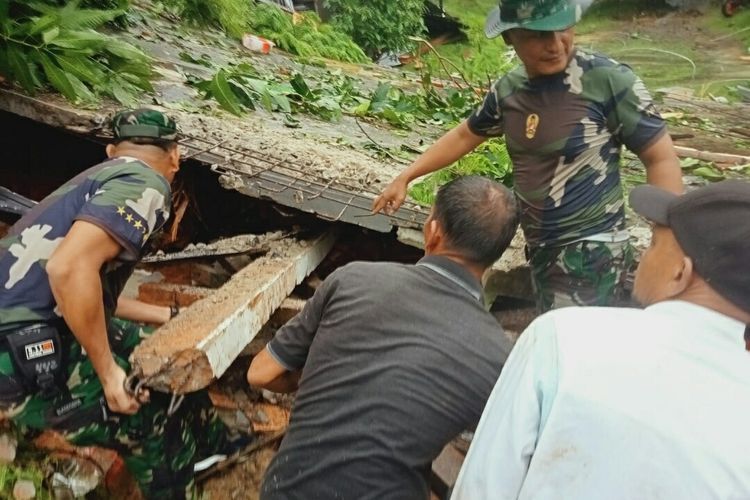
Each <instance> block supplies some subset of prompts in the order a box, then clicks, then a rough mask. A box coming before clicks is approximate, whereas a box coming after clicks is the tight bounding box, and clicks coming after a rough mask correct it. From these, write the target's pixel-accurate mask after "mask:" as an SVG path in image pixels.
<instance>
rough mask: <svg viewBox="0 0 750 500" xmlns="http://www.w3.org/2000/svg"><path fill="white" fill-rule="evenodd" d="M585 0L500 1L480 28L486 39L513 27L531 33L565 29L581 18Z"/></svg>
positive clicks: (585, 3)
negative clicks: (530, 31)
mask: <svg viewBox="0 0 750 500" xmlns="http://www.w3.org/2000/svg"><path fill="white" fill-rule="evenodd" d="M590 3H591V2H590V1H586V0H500V4H499V5H498V6H497V7H495V8H494V9H493V10H492V12H490V14H489V16H488V17H487V22H486V23H485V25H484V34H485V35H486V36H487V38H495V37H496V36H498V35H500V34H502V33H503V32H505V31H507V30H509V29H513V28H525V29H528V30H535V31H561V30H564V29H568V28H570V27H571V26H573V25H574V24H576V23H577V22H578V21H580V20H581V16H582V15H583V11H584V6H586V5H587V4H590Z"/></svg>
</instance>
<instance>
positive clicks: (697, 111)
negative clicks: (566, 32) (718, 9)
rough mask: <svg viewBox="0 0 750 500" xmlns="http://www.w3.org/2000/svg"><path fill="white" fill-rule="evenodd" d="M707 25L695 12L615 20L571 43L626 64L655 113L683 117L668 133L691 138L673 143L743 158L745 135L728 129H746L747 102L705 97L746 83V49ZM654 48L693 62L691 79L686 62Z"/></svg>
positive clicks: (748, 63)
mask: <svg viewBox="0 0 750 500" xmlns="http://www.w3.org/2000/svg"><path fill="white" fill-rule="evenodd" d="M710 22H711V20H710V17H709V15H708V14H698V13H695V12H674V13H670V14H667V15H664V16H660V17H654V16H640V17H636V18H633V19H631V20H625V21H622V22H619V23H617V24H616V25H614V27H613V28H609V29H602V30H597V31H595V32H592V33H586V34H584V35H579V36H578V37H577V44H578V45H579V46H582V47H590V48H594V49H595V50H601V51H602V52H604V53H606V54H608V55H610V56H612V57H614V58H615V59H617V60H619V61H621V62H625V63H628V64H630V65H631V66H633V68H634V69H635V71H636V73H638V74H639V75H640V76H642V77H643V78H644V80H645V81H646V84H647V86H649V89H650V90H651V92H652V94H654V95H655V97H656V98H657V99H660V100H662V101H663V102H661V104H660V107H659V109H660V111H661V112H663V113H664V112H667V113H670V112H671V113H674V112H676V113H684V115H685V116H684V119H685V120H686V121H687V123H685V124H681V123H679V121H681V119H678V120H676V121H673V122H672V123H671V124H670V132H671V133H672V134H673V135H674V134H682V135H685V134H689V135H692V136H693V137H687V138H680V139H678V140H677V141H676V143H677V144H679V145H682V146H687V147H692V148H696V149H699V150H705V151H712V152H721V153H733V154H747V152H748V151H747V142H748V141H749V140H750V137H747V136H743V135H741V134H738V133H736V132H733V131H732V129H733V128H742V127H747V123H748V118H747V117H748V116H750V104H748V103H730V104H726V103H721V102H715V101H714V100H713V99H712V98H711V95H712V94H715V93H717V92H720V91H721V90H722V88H723V86H724V85H735V84H738V83H742V81H743V80H744V81H745V83H746V82H747V81H750V61H747V60H744V59H742V58H741V57H742V56H743V55H746V47H744V46H743V45H742V44H741V43H740V42H739V41H738V40H737V39H736V38H734V37H732V36H731V35H730V36H727V35H724V34H722V33H721V32H716V31H715V30H713V29H712V28H711V27H710ZM644 40H645V41H650V42H651V43H650V44H649V45H648V49H644V48H643V41H644ZM639 42H640V43H639ZM639 47H640V48H639ZM659 50H670V51H671V52H675V53H678V54H681V55H684V56H685V57H688V58H689V59H690V60H691V61H693V63H694V64H695V75H694V76H692V75H691V71H690V68H691V66H690V65H689V63H688V62H687V61H686V60H684V59H681V58H679V57H678V56H676V55H673V54H667V53H664V52H658V51H659ZM674 67H684V68H685V75H684V78H680V73H679V72H677V73H675V70H674ZM665 68H666V69H665ZM669 75H674V79H675V81H672V82H669V83H662V84H654V83H653V82H654V81H657V82H662V81H663V79H664V78H668V77H669ZM649 78H651V80H649ZM686 87H687V89H686ZM660 89H664V90H667V91H668V92H660Z"/></svg>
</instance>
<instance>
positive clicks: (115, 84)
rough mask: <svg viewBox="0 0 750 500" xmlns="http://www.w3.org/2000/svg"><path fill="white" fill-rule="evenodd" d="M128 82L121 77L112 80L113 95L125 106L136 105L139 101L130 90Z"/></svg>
mask: <svg viewBox="0 0 750 500" xmlns="http://www.w3.org/2000/svg"><path fill="white" fill-rule="evenodd" d="M126 83H127V82H123V81H122V80H120V79H114V80H112V82H111V85H110V89H111V90H112V96H113V97H114V98H115V99H116V100H117V102H119V103H120V104H122V105H123V106H128V107H135V106H136V105H137V104H138V101H137V100H136V99H135V97H134V96H133V94H132V93H131V92H130V90H129V89H128V87H127V85H126Z"/></svg>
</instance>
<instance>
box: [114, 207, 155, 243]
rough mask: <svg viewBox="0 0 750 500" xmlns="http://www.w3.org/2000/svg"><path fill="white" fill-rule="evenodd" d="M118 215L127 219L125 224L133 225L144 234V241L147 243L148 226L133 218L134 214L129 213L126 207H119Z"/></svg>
mask: <svg viewBox="0 0 750 500" xmlns="http://www.w3.org/2000/svg"><path fill="white" fill-rule="evenodd" d="M117 214H118V215H119V216H120V217H122V218H123V219H125V222H127V223H128V224H131V225H132V226H133V227H134V228H135V229H137V230H138V231H140V232H141V233H143V241H146V240H147V239H148V237H149V232H148V229H147V228H146V225H145V224H144V223H143V222H142V221H141V220H140V219H139V218H136V217H133V214H131V213H130V212H128V211H127V210H126V209H125V207H117Z"/></svg>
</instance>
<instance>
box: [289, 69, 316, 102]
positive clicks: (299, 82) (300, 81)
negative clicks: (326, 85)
mask: <svg viewBox="0 0 750 500" xmlns="http://www.w3.org/2000/svg"><path fill="white" fill-rule="evenodd" d="M289 83H291V84H292V88H294V91H295V92H296V93H298V94H299V95H301V96H302V97H303V98H305V99H313V98H314V97H315V96H314V94H313V93H312V91H311V90H310V87H309V86H308V85H307V82H305V78H304V77H303V76H302V75H300V74H299V73H295V75H294V76H293V77H292V79H291V80H290V81H289Z"/></svg>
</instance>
